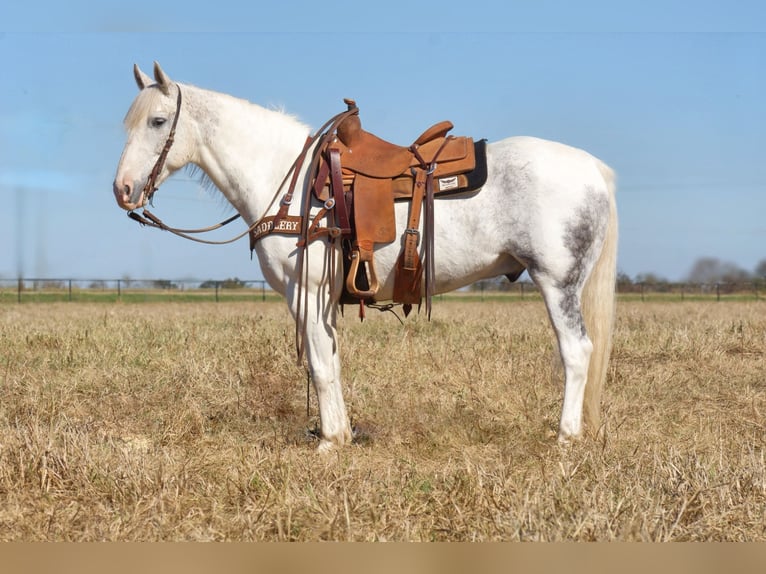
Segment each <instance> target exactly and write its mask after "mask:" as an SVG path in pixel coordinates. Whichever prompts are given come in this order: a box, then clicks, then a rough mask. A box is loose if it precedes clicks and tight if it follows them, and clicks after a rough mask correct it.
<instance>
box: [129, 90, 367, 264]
mask: <svg viewBox="0 0 766 574" xmlns="http://www.w3.org/2000/svg"><path fill="white" fill-rule="evenodd" d="M176 87H177V88H178V96H177V98H176V115H175V117H174V118H173V123H172V125H171V127H170V133H169V134H168V138H167V140H166V141H165V145H164V146H163V148H162V151H161V152H160V155H159V157H158V158H157V161H156V162H155V164H154V167H152V171H151V172H150V174H149V178H148V179H147V181H146V185H144V189H143V195H144V197H145V198H146V201H147V202H148V203H150V204H151V203H152V197H153V196H154V193H155V192H156V191H157V189H158V187H157V185H156V181H157V177H159V174H160V172H161V171H162V168H163V167H164V166H165V160H166V159H167V156H168V153H169V152H170V148H171V147H172V146H173V142H174V141H175V135H176V126H177V125H178V118H179V116H180V115H181V103H182V96H181V86H180V85H178V84H176ZM351 113H355V112H353V111H345V112H341V113H339V114H337V115H336V116H334V117H332V118H331V119H330V120H328V121H327V122H326V123H325V124H324V125H323V126H322V127H321V128H320V129H319V130H317V132H316V133H315V134H314V135H313V136H310V137H308V138H306V143H305V144H304V146H303V150H302V151H301V153H300V154H299V155H298V157H297V158H296V159H295V161H294V162H293V164H292V166H290V169H288V170H287V173H286V174H285V177H284V179H283V180H282V183H280V184H279V187H278V188H277V191H276V193H275V194H274V197H273V198H272V200H271V202H270V203H269V206H268V207H267V208H266V210H265V213H268V212H269V211H270V210H271V208H272V207H273V205H274V203H275V202H276V200H277V197H279V193H280V191H281V190H282V189H283V188H284V187H285V184H286V183H287V180H288V178H289V177H290V174H292V180H291V181H290V185H289V187H288V189H287V191H286V192H285V195H284V196H283V197H282V200H281V202H280V209H279V212H278V213H277V214H276V215H274V216H268V215H264V216H262V217H261V218H260V219H258V220H256V221H255V222H254V223H253V224H252V225H250V226H249V227H248V228H247V229H245V231H243V232H242V233H240V234H239V235H237V236H235V237H232V238H231V239H225V240H221V241H213V240H209V239H201V238H199V237H194V235H196V234H200V233H208V232H210V231H214V230H216V229H220V228H221V227H223V226H225V225H228V224H229V223H231V222H232V221H235V220H236V219H239V218H240V217H241V214H239V213H237V214H236V215H233V216H231V217H229V218H228V219H225V220H223V221H221V222H220V223H216V224H215V225H211V226H209V227H201V228H197V229H182V228H178V227H171V226H170V225H167V224H166V223H165V222H164V221H162V220H161V219H160V218H159V217H157V216H156V215H154V214H153V213H152V212H151V211H149V210H148V209H146V208H145V207H144V208H143V211H142V213H141V214H140V215H139V214H138V213H136V212H135V211H132V210H131V211H129V212H128V217H129V218H130V219H132V220H133V221H137V222H138V223H140V224H141V225H142V226H146V227H153V228H155V229H161V230H163V231H168V232H170V233H172V234H174V235H177V236H179V237H183V238H184V239H188V240H190V241H196V242H197V243H205V244H208V245H225V244H228V243H233V242H235V241H237V240H239V239H242V238H243V237H244V236H245V235H248V234H250V235H251V243H250V250H251V254H252V250H253V248H254V244H255V241H257V240H258V239H260V238H261V237H263V236H265V235H268V234H269V233H280V232H283V233H293V234H301V235H302V234H303V232H304V229H305V228H306V227H307V226H305V225H303V221H302V219H303V218H301V217H293V216H289V215H287V210H288V208H289V206H290V204H291V203H292V199H293V194H294V192H295V186H296V184H297V181H298V174H299V173H300V169H301V166H302V165H303V161H304V160H305V158H306V155H307V154H308V151H309V149H311V147H312V146H313V144H314V143H315V142H316V141H317V140H320V139H321V140H322V145H320V146H319V148H318V149H320V150H321V148H322V147H324V145H323V144H324V143H325V141H326V140H327V139H328V138H329V137H332V135H333V133H334V132H335V128H336V127H337V126H338V124H340V123H341V122H342V121H343V120H344V119H345V118H346V117H348V116H349V115H351ZM318 156H319V154H316V157H317V158H318ZM152 205H153V204H152ZM286 219H287V220H291V221H292V223H293V225H292V226H287V227H285V226H284V225H282V226H280V223H281V222H283V221H284V220H286ZM315 219H319V217H316V218H315ZM299 220H300V221H299ZM306 239H308V238H306Z"/></svg>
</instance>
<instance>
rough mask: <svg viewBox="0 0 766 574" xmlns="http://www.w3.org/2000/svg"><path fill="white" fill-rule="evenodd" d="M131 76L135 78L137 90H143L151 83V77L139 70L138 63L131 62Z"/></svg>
mask: <svg viewBox="0 0 766 574" xmlns="http://www.w3.org/2000/svg"><path fill="white" fill-rule="evenodd" d="M133 76H134V77H135V78H136V85H137V86H138V89H139V90H143V89H144V88H145V87H146V86H149V85H151V83H152V79H151V78H150V77H149V76H147V75H146V74H144V73H143V72H142V71H141V69H140V68H139V67H138V64H133Z"/></svg>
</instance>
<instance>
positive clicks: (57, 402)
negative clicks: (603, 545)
mask: <svg viewBox="0 0 766 574" xmlns="http://www.w3.org/2000/svg"><path fill="white" fill-rule="evenodd" d="M346 311H347V316H346V318H344V319H342V321H341V325H340V330H341V351H342V354H343V358H344V365H345V392H346V398H347V402H348V405H349V409H350V413H351V417H352V421H353V424H354V425H355V427H356V429H357V432H358V440H357V442H356V444H354V445H353V446H351V447H349V448H346V449H343V450H341V451H340V452H337V453H334V454H332V455H329V456H326V457H320V456H318V455H316V454H315V453H314V450H313V449H314V447H315V444H316V443H315V442H314V441H313V439H312V438H311V433H310V432H309V431H310V429H312V428H313V427H314V425H315V424H316V423H317V412H316V404H315V402H314V399H313V396H312V400H311V404H310V405H309V414H308V415H307V413H306V375H305V372H304V370H303V369H302V368H300V367H298V366H296V365H295V360H294V357H293V327H292V323H291V321H290V319H289V316H288V315H287V311H286V309H285V307H284V305H283V304H280V303H218V304H216V303H175V304H174V303H150V304H119V303H117V304H114V303H111V304H106V303H51V304H21V305H17V304H4V305H2V306H0V373H1V374H2V377H1V379H0V382H1V384H2V397H3V400H2V402H1V403H0V496H1V497H2V504H0V539H2V540H6V541H8V540H24V541H38V540H48V541H52V540H56V541H59V540H72V541H97V540H119V541H131V540H142V541H147V540H197V541H204V540H244V541H250V540H254V541H278V540H304V541H306V540H340V541H345V540H356V541H382V540H399V541H430V540H461V541H471V540H507V541H513V540H541V541H556V540H571V541H587V540H629V541H682V540H708V541H709V540H721V541H722V540H738V541H756V540H766V459H765V458H764V446H765V445H764V441H765V440H766V427H765V426H764V425H765V423H766V421H765V420H764V414H765V413H766V304H765V303H763V302H758V301H754V302H751V303H744V302H725V303H724V302H722V303H715V302H704V303H700V302H685V303H641V302H625V303H621V304H620V305H619V308H618V320H617V326H616V335H615V349H614V354H613V362H612V369H611V374H610V377H609V380H608V382H607V386H606V388H605V392H604V427H603V429H602V431H603V432H602V433H601V435H600V436H599V437H598V438H587V439H584V440H581V441H579V442H577V443H575V444H573V445H570V446H568V447H561V446H559V445H558V444H557V442H556V441H555V432H556V426H557V423H558V415H559V409H560V404H561V395H562V385H561V383H560V382H558V380H557V379H556V378H555V377H554V376H553V371H555V368H554V363H553V361H552V360H551V357H552V354H551V349H552V331H551V329H550V327H549V326H548V322H547V318H546V316H545V312H544V309H543V307H542V304H541V303H540V302H539V301H534V300H530V301H523V302H514V303H501V302H492V303H488V302H487V303H461V302H454V301H443V302H439V303H437V304H436V305H435V308H434V320H433V321H431V322H430V323H428V322H427V321H426V320H425V319H424V318H423V317H415V318H414V319H413V318H412V317H411V318H410V319H408V320H406V321H405V325H404V326H401V325H400V324H399V323H398V322H397V321H396V319H395V318H394V317H393V316H391V315H390V314H376V313H370V316H369V318H368V320H367V321H366V322H365V323H364V324H360V323H359V322H358V320H357V319H356V318H355V310H354V309H348V308H347V310H346Z"/></svg>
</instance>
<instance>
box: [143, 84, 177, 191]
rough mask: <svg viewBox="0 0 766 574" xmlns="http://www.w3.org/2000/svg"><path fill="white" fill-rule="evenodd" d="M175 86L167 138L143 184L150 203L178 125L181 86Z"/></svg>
mask: <svg viewBox="0 0 766 574" xmlns="http://www.w3.org/2000/svg"><path fill="white" fill-rule="evenodd" d="M176 87H177V88H178V96H177V97H176V115H175V117H174V118H173V123H172V124H171V125H170V133H169V134H168V139H167V140H166V141H165V146H164V147H163V148H162V151H161V152H160V155H159V157H158V158H157V161H156V162H155V163H154V167H153V168H152V171H151V173H150V174H149V179H147V180H146V185H145V186H144V197H145V198H146V201H147V202H148V203H151V201H152V196H153V195H154V192H155V191H157V186H156V182H157V177H158V176H159V175H160V172H161V171H162V168H163V167H165V160H166V159H167V157H168V152H169V151H170V148H171V147H173V142H174V141H175V137H176V126H178V118H179V116H180V115H181V86H179V85H177V84H176Z"/></svg>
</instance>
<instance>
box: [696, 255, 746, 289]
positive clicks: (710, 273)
mask: <svg viewBox="0 0 766 574" xmlns="http://www.w3.org/2000/svg"><path fill="white" fill-rule="evenodd" d="M749 277H750V274H749V273H748V272H747V271H745V270H744V269H742V268H741V267H739V266H738V265H736V264H735V263H731V262H729V261H721V260H720V259H717V258H716V257H701V258H700V259H697V261H696V262H695V263H694V265H693V266H692V268H691V271H689V275H688V277H687V280H688V281H689V282H690V283H736V282H738V281H746V280H747V279H748V278H749Z"/></svg>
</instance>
